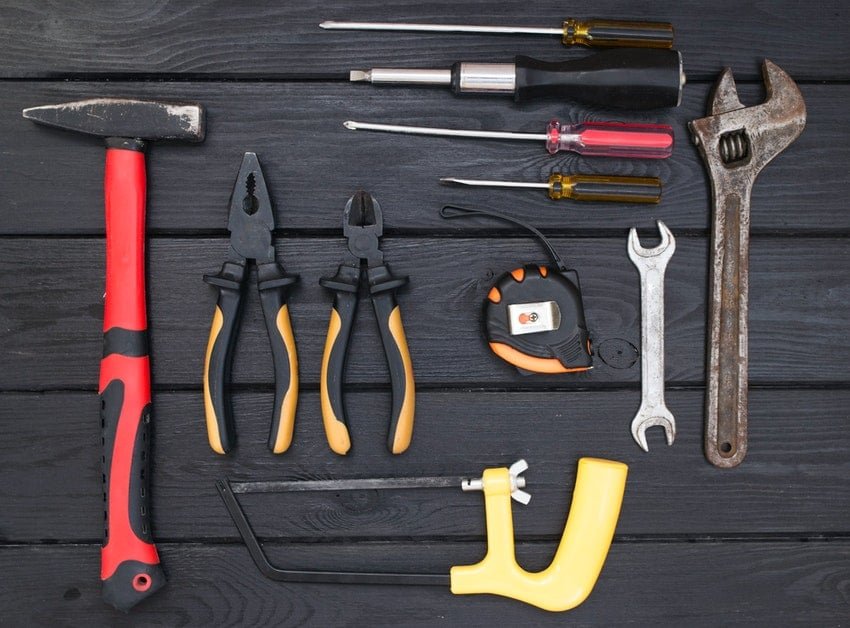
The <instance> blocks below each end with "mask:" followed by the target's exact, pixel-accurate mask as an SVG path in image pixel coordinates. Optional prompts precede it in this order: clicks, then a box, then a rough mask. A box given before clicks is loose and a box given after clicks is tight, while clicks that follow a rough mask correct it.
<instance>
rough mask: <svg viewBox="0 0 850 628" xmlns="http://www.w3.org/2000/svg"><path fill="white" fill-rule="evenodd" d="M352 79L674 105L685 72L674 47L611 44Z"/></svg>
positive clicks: (523, 97) (364, 73)
mask: <svg viewBox="0 0 850 628" xmlns="http://www.w3.org/2000/svg"><path fill="white" fill-rule="evenodd" d="M349 80H351V81H365V82H369V83H401V84H412V85H446V86H448V87H450V88H451V90H452V92H454V93H455V94H464V93H489V94H513V96H514V100H515V101H517V102H523V101H528V100H531V99H534V98H540V97H549V98H564V99H567V100H572V101H576V102H582V103H585V104H588V105H595V106H599V107H619V108H621V109H655V108H657V107H676V106H678V105H679V102H680V100H681V96H682V86H683V85H684V84H685V75H684V73H683V71H682V57H681V55H680V54H679V53H678V52H677V51H675V50H658V49H653V48H612V49H610V50H603V51H601V52H597V53H596V54H593V55H590V56H588V57H583V58H581V59H573V60H570V61H558V62H549V61H540V60H538V59H532V58H531V57H524V56H518V57H516V58H515V59H514V62H513V63H468V62H458V63H455V64H454V65H453V66H452V67H451V68H450V69H407V68H373V69H371V70H352V71H351V73H350V75H349Z"/></svg>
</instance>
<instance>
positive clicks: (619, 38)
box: [319, 18, 673, 48]
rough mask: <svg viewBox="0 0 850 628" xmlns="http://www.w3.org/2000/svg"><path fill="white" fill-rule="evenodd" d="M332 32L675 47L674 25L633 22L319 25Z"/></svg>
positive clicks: (636, 46) (359, 23)
mask: <svg viewBox="0 0 850 628" xmlns="http://www.w3.org/2000/svg"><path fill="white" fill-rule="evenodd" d="M319 26H320V27H322V28H325V29H328V30H359V31H419V32H429V33H500V34H524V35H557V36H559V37H560V38H561V43H563V44H564V45H565V46H573V45H581V46H598V47H616V46H628V47H632V48H672V47H673V25H672V24H670V23H668V22H638V21H630V20H600V19H596V18H594V19H590V20H577V19H575V18H567V19H565V20H564V22H563V24H562V25H561V28H539V27H533V26H532V27H529V26H473V25H471V24H410V23H400V24H399V23H395V22H336V21H332V20H331V21H325V22H322V23H321V24H319Z"/></svg>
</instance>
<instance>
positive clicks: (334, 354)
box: [319, 265, 360, 456]
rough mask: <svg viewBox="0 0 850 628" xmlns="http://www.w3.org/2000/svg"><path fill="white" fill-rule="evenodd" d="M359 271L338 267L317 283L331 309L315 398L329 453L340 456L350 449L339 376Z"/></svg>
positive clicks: (352, 321) (345, 349) (343, 364)
mask: <svg viewBox="0 0 850 628" xmlns="http://www.w3.org/2000/svg"><path fill="white" fill-rule="evenodd" d="M359 282H360V268H359V267H358V268H354V267H351V266H346V265H342V266H340V267H339V270H338V271H337V274H336V276H334V277H330V278H323V279H321V280H320V281H319V284H320V285H321V286H323V287H325V288H327V289H328V290H332V291H333V293H334V303H333V309H332V310H331V318H330V322H329V323H328V335H327V338H326V339H325V351H324V354H323V355H322V372H321V376H320V377H319V396H320V399H321V403H322V422H323V423H324V426H325V436H326V437H327V439H328V445H329V446H330V448H331V450H332V451H334V452H335V453H337V454H339V455H340V456H344V455H345V454H347V453H348V450H349V449H351V436H350V434H349V433H348V424H347V422H346V419H345V407H344V406H343V402H342V377H343V373H344V372H345V358H346V356H347V354H348V341H349V339H350V338H351V328H352V327H353V325H354V316H355V314H356V313H357V300H358V298H357V288H358V285H359Z"/></svg>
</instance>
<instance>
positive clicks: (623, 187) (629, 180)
mask: <svg viewBox="0 0 850 628" xmlns="http://www.w3.org/2000/svg"><path fill="white" fill-rule="evenodd" d="M440 183H442V184H444V185H471V186H477V187H499V188H540V189H545V190H548V191H549V198H551V199H552V200H555V201H558V200H561V199H564V198H569V199H572V200H574V201H603V202H609V203H658V202H659V201H660V200H661V181H660V180H659V179H658V178H656V177H615V176H607V175H601V174H571V175H564V174H560V173H558V172H554V173H552V174H551V175H549V180H548V181H547V182H545V183H542V182H541V183H537V182H529V181H488V180H484V179H457V178H455V177H444V178H442V179H440Z"/></svg>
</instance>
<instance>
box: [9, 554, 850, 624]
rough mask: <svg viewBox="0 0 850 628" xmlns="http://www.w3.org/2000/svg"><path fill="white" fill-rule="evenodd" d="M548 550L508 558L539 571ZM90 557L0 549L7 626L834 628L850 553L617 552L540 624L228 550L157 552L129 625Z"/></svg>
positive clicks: (320, 561) (408, 560)
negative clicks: (145, 596)
mask: <svg viewBox="0 0 850 628" xmlns="http://www.w3.org/2000/svg"><path fill="white" fill-rule="evenodd" d="M482 551H483V547H482V546H481V545H480V544H478V543H463V544H439V545H433V544H423V543H417V544H415V545H413V544H392V545H386V544H366V545H365V546H363V545H337V544H325V543H321V544H316V543H313V544H308V545H301V546H299V545H294V546H290V545H287V546H284V547H273V548H271V550H270V553H272V554H273V555H274V556H275V559H276V560H278V561H287V562H288V563H289V564H292V565H298V566H302V567H308V568H331V569H334V568H337V569H338V568H342V567H348V568H353V569H364V568H378V569H401V570H414V569H421V570H423V571H424V570H429V571H435V572H438V571H443V570H445V569H447V566H448V565H449V564H452V563H455V564H462V563H463V562H474V561H476V560H478V559H479V558H480V557H481V555H482ZM551 554H552V547H551V545H550V544H542V545H541V544H531V545H522V546H519V547H518V555H519V556H520V560H521V562H523V563H525V564H526V565H529V567H530V568H541V567H544V566H545V565H546V563H547V562H548V561H549V560H550V557H551ZM97 555H98V551H97V549H96V548H95V547H94V546H58V547H57V546H40V547H39V546H35V547H2V548H0V566H2V568H3V572H4V574H6V575H7V577H8V578H9V581H10V582H14V583H15V584H16V586H15V587H3V588H2V590H0V603H2V606H3V609H4V620H5V621H7V622H9V623H10V624H12V625H27V626H35V625H38V626H41V625H56V623H57V621H59V622H60V623H67V624H69V625H82V624H85V625H86V626H109V625H116V624H120V625H122V626H143V625H144V626H148V625H152V624H156V625H160V624H163V625H175V624H190V625H206V626H210V625H223V624H230V623H239V624H251V625H267V626H268V625H275V626H304V625H309V626H335V625H343V624H344V625H356V626H361V625H370V626H374V625H392V626H431V625H435V624H445V625H450V626H458V625H464V626H492V625H494V624H499V625H512V626H518V625H533V626H549V625H552V626H554V625H559V626H562V625H564V624H565V623H568V624H570V625H591V624H593V625H609V626H610V625H622V624H627V623H628V624H637V625H647V626H648V625H652V626H682V625H688V626H717V625H721V624H722V625H724V626H737V625H742V626H743V625H753V624H759V625H772V626H780V625H781V626H787V625H792V624H798V623H799V624H803V625H818V626H839V625H843V624H844V622H845V621H846V618H847V614H848V613H850V603H849V602H848V600H847V594H846V583H847V579H848V578H850V570H848V563H850V546H848V544H847V543H800V542H788V543H770V542H757V543H749V544H743V545H742V544H734V543H732V544H730V543H720V544H715V543H698V544H679V543H676V544H664V543H641V544H618V543H615V544H614V546H613V547H612V548H611V551H610V553H609V556H608V560H607V562H606V564H605V567H604V569H603V571H602V575H601V577H600V579H599V581H598V582H597V584H596V587H595V588H594V591H593V592H592V593H591V595H590V597H589V598H588V599H587V601H585V602H584V603H583V604H582V605H581V606H579V607H577V608H575V609H573V610H571V611H568V612H566V613H547V612H546V611H542V610H540V609H537V608H533V607H531V606H528V605H525V604H522V603H520V602H517V601H514V600H509V599H505V598H498V597H495V596H489V595H475V596H454V595H451V593H450V592H449V591H448V590H447V589H445V588H442V587H398V586H396V587H387V586H383V587H381V586H358V585H347V586H346V585H308V584H282V583H278V582H272V581H270V580H266V579H264V578H263V577H262V576H261V575H260V574H259V573H258V572H257V570H256V569H255V568H254V566H253V565H252V564H251V562H250V558H249V557H248V555H247V552H246V551H245V550H244V548H242V547H238V546H229V545H224V546H199V545H171V544H169V545H165V546H164V547H163V551H162V557H163V563H164V565H165V567H166V569H167V570H168V576H169V583H168V585H167V586H166V587H165V588H164V589H162V590H161V591H160V592H158V593H157V594H156V596H154V597H152V598H150V599H149V600H147V601H145V602H143V603H142V604H140V605H139V606H138V607H136V608H135V609H134V610H133V611H132V612H131V613H130V614H129V615H123V614H121V613H119V612H118V611H115V610H113V609H111V608H109V607H107V606H106V605H105V604H104V603H103V602H102V600H101V599H100V585H99V582H98V581H97V578H96V574H97V572H98V565H97V560H98V558H97Z"/></svg>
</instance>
